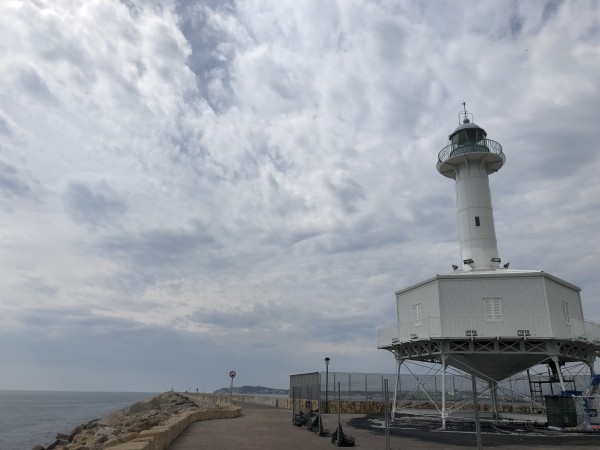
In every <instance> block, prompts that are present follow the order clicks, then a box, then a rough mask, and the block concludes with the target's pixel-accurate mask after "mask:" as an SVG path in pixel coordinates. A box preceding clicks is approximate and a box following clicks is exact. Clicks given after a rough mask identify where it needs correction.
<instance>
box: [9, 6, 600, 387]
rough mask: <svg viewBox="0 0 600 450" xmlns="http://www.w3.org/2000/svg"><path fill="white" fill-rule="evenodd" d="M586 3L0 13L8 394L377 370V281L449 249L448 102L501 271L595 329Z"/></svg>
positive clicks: (592, 83)
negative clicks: (529, 277)
mask: <svg viewBox="0 0 600 450" xmlns="http://www.w3.org/2000/svg"><path fill="white" fill-rule="evenodd" d="M599 9H600V5H599V4H598V2H597V1H571V2H552V1H549V2H542V1H518V2H517V1H514V2H509V1H486V2H458V1H452V2H442V1H439V2H438V1H436V2H414V1H366V0H365V1H363V0H343V1H342V0H338V1H333V0H332V1H327V2H324V1H322V0H314V1H309V0H303V1H298V0H290V1H284V0H273V1H267V0H259V1H258V0H257V1H237V2H236V1H221V0H210V1H208V0H207V1H185V0H180V1H175V0H173V1H167V0H165V1H154V2H151V1H141V0H139V1H135V0H123V1H117V0H96V1H92V0H90V1H85V2H72V1H68V0H62V1H61V0H52V1H39V0H31V1H3V2H2V3H1V4H0V215H1V216H0V217H1V219H0V264H1V266H0V270H1V280H2V281H1V284H0V286H1V288H0V389H79V390H146V391H162V390H166V389H170V388H171V387H172V386H173V387H175V388H176V389H190V388H191V389H195V388H196V387H198V388H199V389H200V390H213V389H216V388H219V387H223V386H227V385H228V382H229V378H228V373H229V370H231V369H235V370H236V371H237V373H238V377H237V378H236V384H246V385H266V386H272V387H285V386H287V385H288V382H289V378H288V375H289V374H291V373H299V372H310V371H316V370H322V369H323V358H324V357H325V356H329V357H331V358H332V365H331V369H332V370H336V371H345V370H351V371H358V372H393V371H394V360H393V357H392V356H391V355H390V354H389V353H388V352H385V351H383V350H377V348H376V346H377V329H378V328H380V327H383V326H387V325H389V324H391V323H393V322H394V314H395V304H394V291H396V290H398V289H401V288H403V287H406V286H408V285H410V284H413V283H415V282H417V281H420V280H422V279H425V278H429V277H431V276H433V275H434V274H436V273H447V272H448V271H449V270H451V264H454V263H457V262H459V260H460V252H459V246H458V238H457V237H458V231H457V223H456V207H455V194H454V183H453V181H452V180H449V179H447V178H444V177H442V176H440V175H439V174H438V173H437V171H436V169H435V163H436V161H437V154H438V152H439V150H441V149H442V147H444V146H445V145H446V144H447V137H448V134H449V133H450V132H451V131H452V130H453V129H454V128H455V127H456V125H457V124H458V116H457V114H458V112H459V111H460V110H461V108H462V105H461V103H462V102H463V101H466V102H467V108H468V109H469V110H470V111H471V112H472V113H473V114H474V119H475V122H476V123H478V124H479V125H481V126H482V127H484V128H485V129H486V130H487V132H488V136H489V137H490V138H491V139H494V140H496V141H498V142H500V143H501V144H502V145H503V148H504V152H505V154H506V156H507V163H506V165H505V166H504V168H503V169H502V170H501V171H500V172H499V173H498V174H495V175H494V176H493V177H491V188H492V197H493V203H494V213H495V219H496V231H497V237H498V247H499V251H500V256H501V257H502V259H503V261H510V262H511V268H516V269H543V270H545V271H547V272H550V273H552V274H554V275H556V276H558V277H560V278H563V279H565V280H567V281H570V282H571V283H573V284H576V285H578V286H580V287H581V288H582V289H583V291H582V302H583V308H584V313H585V314H586V318H588V319H590V320H594V321H600V302H599V299H600V276H599V275H600V269H599V267H600V244H599V243H598V238H599V231H598V230H599V229H600V177H599V175H598V174H599V173H600V152H599V146H598V142H600V127H599V126H598V122H599V118H600V19H599V18H600V13H599Z"/></svg>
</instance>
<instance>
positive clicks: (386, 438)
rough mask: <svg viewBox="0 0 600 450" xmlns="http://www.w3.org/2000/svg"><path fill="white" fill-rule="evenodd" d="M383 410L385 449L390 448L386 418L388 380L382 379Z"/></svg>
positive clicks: (388, 426)
mask: <svg viewBox="0 0 600 450" xmlns="http://www.w3.org/2000/svg"><path fill="white" fill-rule="evenodd" d="M383 389H384V392H383V411H384V418H385V450H390V422H389V419H388V410H387V405H388V380H387V379H384V380H383Z"/></svg>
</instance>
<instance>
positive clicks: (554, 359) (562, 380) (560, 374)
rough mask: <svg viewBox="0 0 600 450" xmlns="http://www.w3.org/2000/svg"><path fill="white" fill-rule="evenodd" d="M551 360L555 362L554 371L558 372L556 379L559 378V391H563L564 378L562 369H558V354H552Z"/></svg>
mask: <svg viewBox="0 0 600 450" xmlns="http://www.w3.org/2000/svg"><path fill="white" fill-rule="evenodd" d="M552 361H554V364H556V372H557V373H558V379H559V380H560V389H561V391H563V392H564V391H565V380H564V379H563V376H562V370H560V361H559V360H558V356H556V355H553V356H552Z"/></svg>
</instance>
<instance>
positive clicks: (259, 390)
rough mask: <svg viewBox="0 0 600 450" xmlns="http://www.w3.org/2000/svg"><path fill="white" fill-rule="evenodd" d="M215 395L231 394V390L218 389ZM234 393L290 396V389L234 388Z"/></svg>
mask: <svg viewBox="0 0 600 450" xmlns="http://www.w3.org/2000/svg"><path fill="white" fill-rule="evenodd" d="M213 393H214V394H229V393H230V392H229V388H228V387H226V388H221V389H217V390H216V391H214V392H213ZM233 393H234V394H239V395H289V393H290V390H289V389H273V388H269V387H264V386H234V387H233Z"/></svg>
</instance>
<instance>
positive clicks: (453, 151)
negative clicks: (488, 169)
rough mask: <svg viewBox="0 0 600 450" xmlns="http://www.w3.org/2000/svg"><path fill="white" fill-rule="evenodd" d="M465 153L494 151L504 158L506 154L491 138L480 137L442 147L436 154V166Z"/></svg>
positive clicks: (438, 166)
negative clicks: (471, 141)
mask: <svg viewBox="0 0 600 450" xmlns="http://www.w3.org/2000/svg"><path fill="white" fill-rule="evenodd" d="M467 153H494V154H496V155H498V156H500V157H501V158H502V160H503V161H505V160H506V156H505V155H504V153H502V146H501V145H500V144H499V143H498V142H496V141H492V140H491V139H482V140H481V141H478V142H476V143H472V144H449V145H447V146H446V147H444V148H443V149H442V150H441V151H440V153H439V154H438V162H437V168H438V169H439V168H440V166H441V165H442V164H444V163H445V162H446V161H447V160H448V159H450V158H453V157H454V156H458V155H464V154H467Z"/></svg>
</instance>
